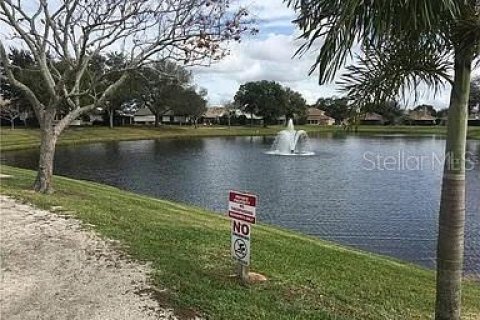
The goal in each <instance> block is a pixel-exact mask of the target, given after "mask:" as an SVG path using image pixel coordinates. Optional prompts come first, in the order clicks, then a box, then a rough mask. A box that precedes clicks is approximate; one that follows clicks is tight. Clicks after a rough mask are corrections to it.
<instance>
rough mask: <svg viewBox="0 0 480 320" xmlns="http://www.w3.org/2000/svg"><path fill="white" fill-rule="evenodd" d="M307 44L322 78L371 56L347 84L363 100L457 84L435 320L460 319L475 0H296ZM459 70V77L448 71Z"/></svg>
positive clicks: (477, 38) (477, 26)
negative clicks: (353, 59) (353, 56)
mask: <svg viewBox="0 0 480 320" xmlns="http://www.w3.org/2000/svg"><path fill="white" fill-rule="evenodd" d="M288 3H289V5H290V6H292V7H293V8H294V9H295V10H296V12H297V13H298V17H297V19H296V22H297V23H298V25H299V27H300V28H301V30H302V32H303V37H304V38H305V43H304V45H303V46H302V47H300V49H299V52H300V53H301V52H305V51H307V50H308V49H310V48H311V47H312V46H313V45H314V44H317V41H320V40H321V41H322V42H321V44H320V50H319V55H318V57H317V60H316V62H315V64H314V66H313V67H312V72H313V71H314V70H315V69H317V68H318V69H319V73H320V77H319V78H320V83H325V82H326V81H328V80H331V79H333V76H334V75H335V73H336V71H337V70H338V69H339V68H340V67H341V66H342V65H344V64H345V62H346V60H347V57H349V56H350V53H351V50H352V47H353V46H355V45H357V44H359V45H360V46H361V47H362V48H363V49H364V54H363V55H362V56H360V57H358V58H357V60H358V65H356V66H351V68H349V69H348V71H349V72H350V75H347V80H350V83H349V84H348V83H347V85H346V86H345V89H346V90H348V92H349V95H350V96H351V97H352V98H353V99H355V100H356V101H357V103H359V104H362V103H368V102H370V101H372V100H374V101H375V100H376V101H381V100H386V99H387V98H391V97H396V96H397V95H398V93H399V92H405V91H404V90H405V89H411V88H416V85H417V84H418V83H419V82H421V81H423V82H425V83H427V84H428V85H430V86H432V87H434V88H435V89H438V88H439V87H441V86H442V85H443V83H444V81H448V82H450V83H451V85H452V90H451V96H450V106H449V111H448V129H447V142H446V148H445V155H446V159H447V161H446V162H445V167H444V175H443V183H442V191H441V204H440V214H439V228H438V231H439V232H438V246H437V290H436V303H435V318H436V319H437V320H447V319H448V320H458V319H460V310H461V307H460V306H461V285H462V270H463V251H464V243H463V241H464V240H463V235H464V226H465V151H466V133H467V114H468V98H469V91H470V78H471V71H472V64H473V61H474V59H475V58H477V57H478V54H479V52H480V50H479V49H480V48H479V44H480V20H479V18H478V17H479V15H480V6H479V3H478V1H476V0H457V1H452V0H438V1H427V0H422V1H418V0H417V1H413V0H407V1H385V0H374V1H361V0H346V1H333V0H289V1H288ZM452 68H453V70H454V77H453V79H451V77H450V73H449V71H450V70H451V69H452Z"/></svg>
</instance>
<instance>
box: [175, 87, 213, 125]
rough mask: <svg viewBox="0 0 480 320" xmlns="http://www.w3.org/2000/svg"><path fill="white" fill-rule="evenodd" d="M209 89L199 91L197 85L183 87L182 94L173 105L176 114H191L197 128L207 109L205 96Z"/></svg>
mask: <svg viewBox="0 0 480 320" xmlns="http://www.w3.org/2000/svg"><path fill="white" fill-rule="evenodd" d="M206 96H207V91H206V90H205V89H200V90H199V91H198V92H197V90H196V88H195V87H188V88H181V91H180V95H179V96H178V98H177V99H176V103H175V104H174V105H173V110H174V111H175V113H176V114H182V115H185V116H189V117H190V118H191V119H192V120H193V124H194V126H195V128H197V123H198V118H200V116H201V115H202V114H204V113H205V111H206V110H207V101H206V100H205V97H206Z"/></svg>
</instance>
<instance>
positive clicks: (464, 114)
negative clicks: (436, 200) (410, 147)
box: [435, 49, 473, 320]
mask: <svg viewBox="0 0 480 320" xmlns="http://www.w3.org/2000/svg"><path fill="white" fill-rule="evenodd" d="M472 56H473V55H472V54H469V53H468V52H465V49H464V50H462V51H460V52H456V55H455V78H454V83H453V85H452V92H451V96H450V107H449V110H448V129H447V142H446V148H445V167H444V172H443V183H442V195H441V202H440V215H439V226H438V244H437V294H436V304H435V319H436V320H460V309H461V288H462V271H463V250H464V228H465V151H466V139H467V119H468V108H467V104H468V95H469V91H470V76H471V67H472Z"/></svg>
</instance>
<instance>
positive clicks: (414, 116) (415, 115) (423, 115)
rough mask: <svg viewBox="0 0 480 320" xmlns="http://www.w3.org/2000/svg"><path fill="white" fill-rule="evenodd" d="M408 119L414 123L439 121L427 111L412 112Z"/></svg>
mask: <svg viewBox="0 0 480 320" xmlns="http://www.w3.org/2000/svg"><path fill="white" fill-rule="evenodd" d="M408 118H409V119H410V120H414V121H435V120H436V119H437V118H435V117H434V116H432V115H431V114H430V113H428V112H427V111H426V110H412V111H410V113H409V114H408Z"/></svg>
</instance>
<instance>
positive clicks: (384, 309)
mask: <svg viewBox="0 0 480 320" xmlns="http://www.w3.org/2000/svg"><path fill="white" fill-rule="evenodd" d="M1 172H2V173H3V174H9V175H12V176H13V177H11V178H7V179H2V184H1V186H0V192H1V193H2V194H8V195H11V196H14V197H16V198H18V199H22V200H24V201H27V202H30V203H33V204H35V205H37V206H39V207H42V208H46V209H49V208H51V207H52V206H61V207H62V208H63V210H65V211H68V212H71V214H73V215H75V216H76V217H78V218H80V219H81V220H82V221H83V222H85V223H88V224H92V225H94V226H93V228H94V229H95V230H96V231H98V232H99V233H101V234H102V235H104V236H106V237H109V238H112V239H117V240H120V241H121V243H122V244H123V245H124V246H125V250H126V251H127V252H128V253H129V254H130V255H131V256H132V257H134V258H136V259H139V260H142V261H151V262H152V267H153V270H154V272H153V274H152V281H153V282H154V283H155V284H156V285H157V286H158V287H160V288H161V289H166V291H165V293H159V292H158V293H157V294H156V295H155V296H156V297H157V298H158V299H159V300H160V301H161V302H162V303H165V304H167V305H170V306H173V307H175V309H176V310H177V311H178V312H179V313H180V314H183V315H186V314H192V313H200V314H203V315H205V316H207V317H208V318H209V319H236V320H239V319H278V320H281V319H289V320H290V319H362V320H363V319H408V320H411V319H431V318H432V310H433V308H434V280H435V279H434V273H433V272H432V271H431V270H426V269H422V268H420V267H416V266H413V265H409V264H405V263H402V262H399V261H396V260H393V259H389V258H385V257H381V256H378V255H374V254H369V253H364V252H359V251H354V250H349V249H346V248H344V247H341V246H337V245H333V244H331V243H328V242H324V241H320V240H317V239H314V238H312V237H308V236H303V235H299V234H297V233H294V232H289V231H285V230H281V229H279V228H273V227H269V226H265V225H261V224H260V225H255V226H254V227H253V232H252V252H253V255H252V263H253V266H252V270H253V271H256V272H260V273H262V274H264V275H266V276H267V277H268V279H269V281H268V282H266V283H263V284H257V285H253V286H248V287H244V286H242V285H240V284H238V283H237V281H236V280H235V279H233V278H231V277H229V275H230V274H231V273H232V270H233V264H232V261H231V259H230V257H229V241H230V236H229V221H228V220H227V219H225V218H223V217H219V216H218V215H216V214H213V213H211V212H207V211H204V210H202V209H199V208H195V207H191V206H186V205H180V204H176V203H172V202H168V201H163V200H157V199H154V198H150V197H146V196H141V195H136V194H132V193H129V192H125V191H121V190H119V189H116V188H113V187H108V186H104V185H100V184H96V183H91V182H85V181H77V180H72V179H67V178H62V177H55V178H54V180H55V181H54V185H55V187H56V189H57V190H58V191H57V192H56V193H55V194H54V195H50V196H48V195H42V194H37V193H34V192H32V191H30V185H31V183H32V181H33V178H34V173H33V172H32V171H29V170H23V169H17V168H12V167H8V166H3V167H2V168H1ZM332 214H334V213H332ZM258 216H259V218H260V221H261V219H262V218H261V217H262V213H261V212H259V213H258ZM463 297H464V298H463V304H464V307H463V314H464V318H463V319H471V320H473V319H479V318H480V299H479V298H478V297H480V286H479V285H478V284H475V283H473V282H467V281H466V282H465V285H464V291H463Z"/></svg>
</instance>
